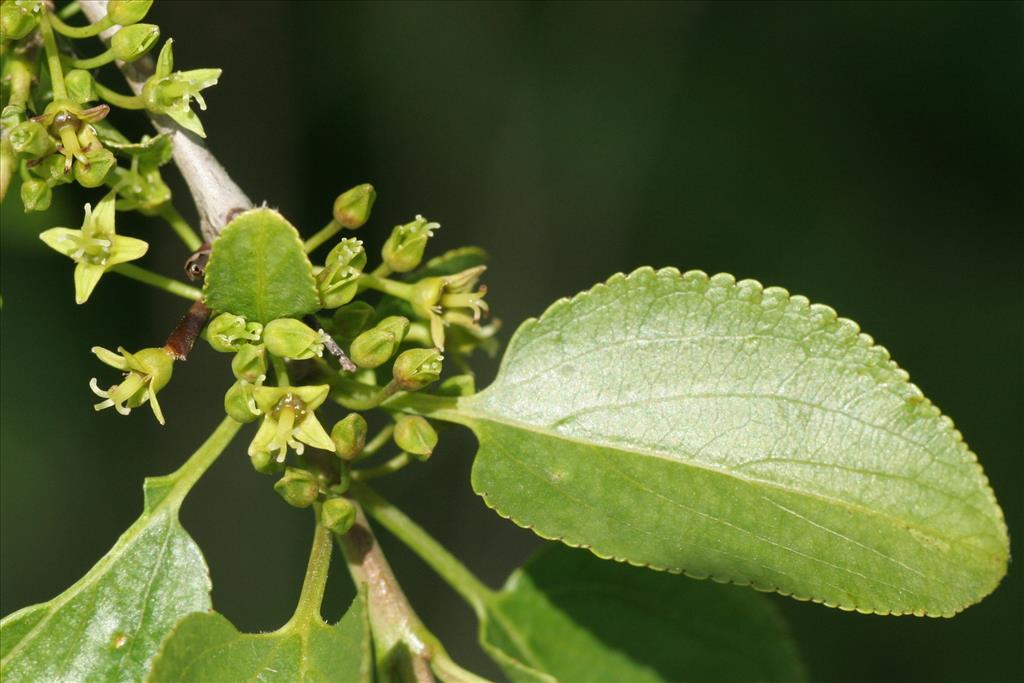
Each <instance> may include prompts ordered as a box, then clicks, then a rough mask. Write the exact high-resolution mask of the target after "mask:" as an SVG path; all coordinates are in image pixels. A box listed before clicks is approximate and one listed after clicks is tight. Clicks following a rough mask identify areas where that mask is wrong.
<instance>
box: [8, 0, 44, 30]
mask: <svg viewBox="0 0 1024 683" xmlns="http://www.w3.org/2000/svg"><path fill="white" fill-rule="evenodd" d="M42 5H43V3H42V2H39V1H32V0H30V1H29V2H5V3H3V5H0V28H2V29H3V35H4V40H21V39H22V38H24V37H25V36H27V35H28V34H29V33H31V32H32V31H34V30H35V28H36V26H38V25H39V17H40V14H41V11H42Z"/></svg>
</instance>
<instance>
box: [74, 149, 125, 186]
mask: <svg viewBox="0 0 1024 683" xmlns="http://www.w3.org/2000/svg"><path fill="white" fill-rule="evenodd" d="M83 156H84V157H85V158H84V159H81V158H76V159H75V180H77V181H78V184H79V185H81V186H82V187H99V186H100V185H102V184H103V180H104V179H105V178H106V177H107V174H108V173H110V170H111V169H112V168H114V167H115V166H116V165H117V160H116V159H114V153H113V152H111V151H110V150H109V149H104V148H102V147H101V148H99V149H95V150H92V151H90V152H86V153H85V154H84V155H83Z"/></svg>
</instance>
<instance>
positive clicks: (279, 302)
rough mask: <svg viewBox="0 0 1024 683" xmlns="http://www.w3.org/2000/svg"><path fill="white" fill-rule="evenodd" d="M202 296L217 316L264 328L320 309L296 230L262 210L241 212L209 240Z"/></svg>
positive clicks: (277, 216)
mask: <svg viewBox="0 0 1024 683" xmlns="http://www.w3.org/2000/svg"><path fill="white" fill-rule="evenodd" d="M203 297H204V301H205V302H206V305H207V306H209V307H210V308H212V309H213V310H214V311H217V312H218V313H233V314H234V315H240V316H242V317H243V318H245V319H246V320H251V321H255V322H259V323H263V324H266V323H268V322H270V321H271V320H276V319H277V318H300V317H302V316H303V315H306V314H308V313H313V312H314V311H316V310H317V309H319V308H320V300H319V297H318V296H317V293H316V283H315V281H314V279H313V266H312V264H310V262H309V258H307V257H306V254H305V252H304V251H303V250H302V240H301V239H300V238H299V233H298V231H297V230H296V229H295V228H294V227H293V226H292V225H291V223H289V222H288V221H287V220H285V218H284V217H283V216H282V215H281V214H279V213H278V212H276V211H274V210H273V209H267V208H259V209H253V210H251V211H246V212H245V213H243V214H240V215H239V216H237V217H236V218H234V219H233V220H232V221H231V222H230V223H228V225H227V226H226V227H225V228H224V230H223V232H221V234H220V237H218V238H217V239H216V241H214V243H213V247H212V250H211V253H210V262H209V263H208V264H207V267H206V282H205V284H204V286H203Z"/></svg>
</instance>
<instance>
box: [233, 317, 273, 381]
mask: <svg viewBox="0 0 1024 683" xmlns="http://www.w3.org/2000/svg"><path fill="white" fill-rule="evenodd" d="M250 324H253V323H250ZM231 372H232V373H234V375H235V378H236V379H244V380H245V381H246V382H249V383H252V384H255V383H256V382H259V381H260V378H261V377H266V376H267V352H266V349H265V348H264V347H263V345H262V344H243V345H242V348H240V349H238V353H236V354H235V357H234V358H232V359H231Z"/></svg>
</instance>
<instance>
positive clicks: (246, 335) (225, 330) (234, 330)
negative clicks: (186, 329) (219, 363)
mask: <svg viewBox="0 0 1024 683" xmlns="http://www.w3.org/2000/svg"><path fill="white" fill-rule="evenodd" d="M262 332H263V325H260V324H259V323H256V322H252V323H247V322H245V318H243V317H242V316H240V315H232V314H230V313H221V314H220V315H218V316H217V317H216V318H214V319H213V320H211V321H210V324H209V325H207V326H206V341H208V342H210V346H212V347H213V350H214V351H220V352H221V353H234V352H236V351H239V350H241V348H242V347H243V346H248V344H247V343H246V342H258V341H259V340H260V334H261V333H262ZM261 374H262V373H261Z"/></svg>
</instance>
